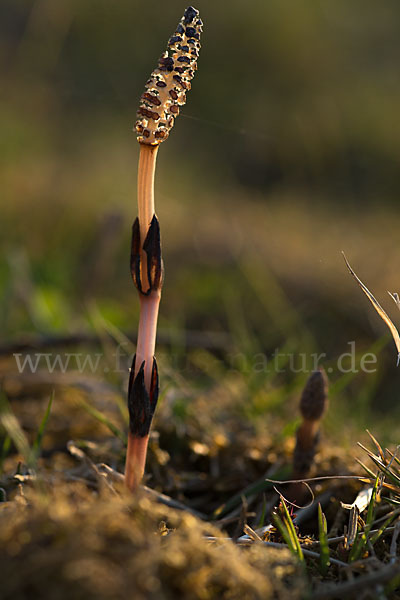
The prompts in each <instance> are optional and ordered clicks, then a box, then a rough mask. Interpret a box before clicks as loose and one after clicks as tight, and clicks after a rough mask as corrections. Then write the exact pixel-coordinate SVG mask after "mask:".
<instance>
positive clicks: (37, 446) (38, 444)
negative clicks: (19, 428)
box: [32, 390, 54, 458]
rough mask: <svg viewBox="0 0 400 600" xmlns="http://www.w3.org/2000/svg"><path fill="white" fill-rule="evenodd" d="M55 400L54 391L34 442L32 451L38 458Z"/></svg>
mask: <svg viewBox="0 0 400 600" xmlns="http://www.w3.org/2000/svg"><path fill="white" fill-rule="evenodd" d="M53 400H54V390H53V391H52V393H51V396H50V399H49V402H48V404H47V408H46V411H45V413H44V415H43V419H42V422H41V423H40V426H39V429H38V432H37V434H36V438H35V441H34V442H33V446H32V451H33V453H34V455H35V457H36V458H38V456H39V455H40V451H41V449H42V441H43V436H44V432H45V430H46V426H47V422H48V420H49V417H50V412H51V407H52V405H53Z"/></svg>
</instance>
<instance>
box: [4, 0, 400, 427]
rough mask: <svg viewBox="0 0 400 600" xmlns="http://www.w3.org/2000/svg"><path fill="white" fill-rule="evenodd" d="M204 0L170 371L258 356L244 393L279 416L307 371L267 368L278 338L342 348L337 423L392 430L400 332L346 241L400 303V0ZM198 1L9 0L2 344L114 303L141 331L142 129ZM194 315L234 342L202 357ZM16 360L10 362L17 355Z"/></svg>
mask: <svg viewBox="0 0 400 600" xmlns="http://www.w3.org/2000/svg"><path fill="white" fill-rule="evenodd" d="M196 7H197V8H198V9H199V10H200V13H201V17H202V19H203V21H204V33H203V38H202V45H203V47H202V50H201V54H200V59H199V70H198V73H197V74H196V77H195V79H194V82H193V88H192V91H191V92H190V94H189V95H188V102H187V105H186V106H185V107H184V109H183V110H182V113H181V116H180V117H179V118H178V119H177V122H176V125H175V127H174V130H173V132H172V134H171V136H170V139H169V140H168V142H167V143H165V144H162V146H161V149H160V152H159V159H158V168H157V175H156V206H157V213H158V215H159V218H160V222H161V226H162V235H163V248H164V260H165V265H166V280H165V286H164V293H163V302H162V307H161V314H160V331H161V333H162V334H166V335H167V336H169V338H170V339H172V340H173V341H174V342H173V344H172V347H171V344H170V345H169V350H168V349H165V348H163V347H162V346H160V352H161V353H164V354H165V356H164V369H165V377H168V373H169V377H170V379H171V380H174V372H175V373H178V372H184V373H186V374H187V375H188V380H190V381H192V382H193V381H200V382H201V385H203V386H205V387H207V386H208V387H210V386H212V385H213V382H215V381H221V379H223V377H225V376H226V377H227V376H228V375H227V373H228V372H229V373H232V372H233V371H234V372H235V373H236V371H238V370H239V375H240V377H241V379H240V382H241V384H243V385H242V387H241V386H240V385H236V384H237V380H235V381H236V384H235V385H236V388H235V389H239V390H240V391H239V392H236V393H237V394H238V395H239V396H240V397H241V398H242V400H243V403H244V404H245V405H246V407H247V408H248V409H249V410H248V414H257V415H262V416H263V418H265V419H268V414H269V413H270V412H271V411H273V410H274V408H275V407H276V406H277V405H283V404H285V402H286V399H287V398H290V397H291V394H295V393H297V392H298V390H299V389H300V387H301V385H302V383H303V382H304V375H303V374H296V373H293V372H287V373H286V374H285V375H284V376H282V375H279V376H275V375H274V377H272V376H271V374H267V373H264V374H263V373H261V374H260V373H255V372H254V368H253V367H254V360H255V359H254V357H255V356H256V355H257V354H260V353H261V354H262V353H265V354H266V355H268V356H270V355H271V354H272V353H273V352H274V351H275V350H276V349H277V348H279V349H280V350H281V351H282V352H291V353H294V354H298V353H301V352H305V353H307V354H309V353H311V352H320V353H326V355H327V361H322V362H324V364H326V366H327V365H331V367H330V368H331V375H330V378H331V381H332V383H333V388H332V390H333V391H332V398H333V399H334V406H335V410H334V411H333V412H334V416H332V419H333V422H332V430H334V428H335V427H337V424H338V423H339V422H340V423H341V424H342V425H343V423H349V422H353V423H354V422H355V423H356V424H357V426H358V424H359V425H360V426H361V427H365V426H369V427H370V428H372V429H374V428H375V429H376V428H378V429H379V428H381V429H382V431H384V432H385V431H387V430H389V434H388V435H389V436H390V437H391V438H393V436H395V435H396V432H398V429H399V428H396V427H395V426H394V425H393V423H394V422H399V420H398V419H394V418H393V417H394V416H400V409H398V407H397V404H398V403H397V398H398V381H399V374H398V370H396V367H395V362H396V356H395V350H394V346H393V342H392V341H391V340H390V339H389V338H388V336H387V332H386V329H385V326H384V324H383V323H382V322H381V321H380V320H379V318H378V317H377V316H376V315H375V314H374V312H373V309H372V308H371V306H370V305H369V304H368V301H367V299H366V298H365V297H364V296H363V295H362V292H361V291H360V290H359V289H358V288H357V286H356V284H355V282H354V281H353V280H352V279H351V277H350V276H349V274H348V272H347V270H346V268H345V265H344V263H343V259H342V257H341V254H340V251H341V250H344V251H346V254H347V256H348V258H349V260H350V262H351V264H352V266H353V267H354V269H355V270H356V272H357V273H358V275H359V276H360V277H361V279H362V280H363V281H364V282H365V283H366V285H368V287H369V288H370V289H371V290H372V291H373V292H374V293H375V294H376V296H377V297H378V299H379V300H381V301H382V304H383V305H384V307H385V308H386V309H387V310H388V312H390V314H391V315H393V317H394V318H396V317H398V316H400V315H398V314H396V312H395V311H396V309H395V306H394V305H391V301H390V299H389V297H388V296H387V294H386V290H391V291H396V290H399V288H400V275H399V269H398V264H399V259H400V249H399V243H398V242H399V231H400V213H399V209H398V192H399V188H400V181H399V180H400V176H399V157H400V120H399V118H398V107H399V106H400V71H399V62H400V42H399V35H398V23H399V21H400V5H399V3H398V2H397V1H396V0H386V1H385V2H384V3H377V2H375V1H369V0H363V1H361V0H352V2H348V1H345V0H336V1H335V2H329V1H321V2H306V1H304V0H296V1H294V0H292V1H289V0H269V1H268V2H264V1H261V0H260V1H250V2H247V3H244V2H238V1H233V2H230V3H222V2H221V3H217V2H211V1H209V0H204V1H201V0H199V1H198V2H197V4H196ZM184 8H185V5H184V4H182V3H181V2H177V1H176V0H172V1H170V2H168V3H167V4H166V3H162V2H158V3H145V2H134V1H127V0H117V1H116V2H106V1H104V0H97V1H96V2H94V1H92V0H84V1H80V2H78V1H76V0H75V1H73V0H71V1H68V0H57V1H54V0H34V1H27V0H2V2H1V4H0V44H1V45H0V76H1V91H0V152H1V164H0V179H1V188H0V190H1V191H0V206H1V213H0V249H1V255H0V333H1V340H0V341H1V343H7V342H9V341H10V340H13V339H16V338H19V337H20V336H21V335H23V334H26V333H29V332H30V333H38V334H41V335H48V334H49V333H51V334H55V333H73V332H82V331H90V330H93V328H94V329H96V330H98V323H97V325H96V323H94V321H96V318H95V317H94V315H99V314H100V315H101V318H102V319H104V320H105V321H106V322H107V323H109V324H112V326H115V327H117V328H118V329H119V330H120V331H127V332H134V331H135V328H136V324H137V318H138V303H137V298H136V291H135V289H134V288H133V286H132V283H131V281H130V275H129V268H128V267H129V244H130V228H131V224H132V222H133V219H134V218H135V216H136V168H137V159H138V145H137V143H136V140H135V135H134V134H133V133H132V131H131V129H132V127H133V124H134V121H135V112H136V108H137V105H138V98H139V96H140V94H141V93H142V91H143V86H144V83H145V81H146V79H147V78H148V75H149V74H150V72H151V70H152V69H153V67H154V66H155V65H156V62H157V58H158V56H159V54H160V53H161V51H163V49H164V47H165V45H166V42H167V40H168V37H169V36H170V35H171V34H172V33H173V31H174V29H175V26H176V24H177V22H178V21H179V19H180V17H181V15H182V13H183V10H184ZM185 331H186V332H187V331H189V332H190V331H203V332H204V331H212V332H216V333H220V334H224V335H225V334H226V335H227V339H228V342H227V344H226V345H225V347H224V350H223V351H221V350H219V351H218V352H217V353H215V352H214V350H213V351H212V352H211V353H210V352H209V351H208V350H204V353H202V352H203V351H202V350H199V349H197V350H193V349H192V350H191V352H189V353H188V352H186V351H185V348H184V347H183V345H182V339H183V337H184V332H185ZM382 336H384V337H382ZM351 340H355V342H356V348H357V352H358V353H362V352H365V351H369V350H370V349H371V348H373V350H374V351H378V350H379V358H378V368H377V371H376V373H373V374H363V373H359V374H357V375H355V376H353V375H343V374H342V373H338V372H336V369H335V361H336V359H337V357H338V356H339V355H340V354H341V353H343V352H346V351H348V342H349V341H351ZM196 352H197V353H196ZM240 353H243V356H244V357H245V359H244V362H243V361H241V364H240V367H238V366H237V364H236V363H235V357H236V356H237V355H238V354H240ZM168 356H169V357H170V358H168ZM171 357H172V358H171ZM168 361H170V362H168ZM166 365H169V367H170V370H169V371H168V369H167V366H166ZM12 368H13V366H12V361H9V360H7V361H3V363H2V369H3V372H6V371H7V370H8V369H12ZM14 368H15V365H14ZM171 369H172V370H171ZM174 370H175V371H174ZM199 385H200V384H199ZM232 385H233V384H232ZM228 387H229V386H228ZM229 389H230V388H229ZM282 390H283V391H282ZM178 396H179V394H178ZM292 406H293V405H292V404H290V402H289V407H292ZM290 410H291V409H290ZM383 435H386V434H385V433H384V434H383Z"/></svg>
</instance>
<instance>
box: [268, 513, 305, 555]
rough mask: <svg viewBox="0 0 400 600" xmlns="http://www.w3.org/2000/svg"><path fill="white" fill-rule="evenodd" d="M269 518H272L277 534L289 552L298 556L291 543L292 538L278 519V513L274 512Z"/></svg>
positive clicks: (294, 546)
mask: <svg viewBox="0 0 400 600" xmlns="http://www.w3.org/2000/svg"><path fill="white" fill-rule="evenodd" d="M271 517H272V520H273V522H274V525H275V527H276V528H277V529H278V530H279V533H280V534H281V536H282V537H283V539H284V541H285V542H286V544H287V546H288V548H289V550H290V551H291V552H292V553H293V554H294V555H295V556H296V557H297V556H298V554H297V549H296V545H295V544H294V542H293V539H292V536H291V535H290V532H289V531H288V529H287V526H286V524H285V523H284V522H283V521H282V519H281V518H280V516H279V515H278V513H277V512H275V511H274V512H272V513H271Z"/></svg>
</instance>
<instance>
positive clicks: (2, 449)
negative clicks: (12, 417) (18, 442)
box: [0, 434, 11, 475]
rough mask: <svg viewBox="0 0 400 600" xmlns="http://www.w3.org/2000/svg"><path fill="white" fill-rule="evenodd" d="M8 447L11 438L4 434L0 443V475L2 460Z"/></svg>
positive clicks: (2, 468) (1, 472) (2, 465)
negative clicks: (0, 444)
mask: <svg viewBox="0 0 400 600" xmlns="http://www.w3.org/2000/svg"><path fill="white" fill-rule="evenodd" d="M10 447H11V438H10V436H9V435H7V434H6V436H5V438H4V440H3V444H2V447H1V452H0V475H2V474H3V470H4V461H5V459H6V458H7V455H8V452H9V450H10Z"/></svg>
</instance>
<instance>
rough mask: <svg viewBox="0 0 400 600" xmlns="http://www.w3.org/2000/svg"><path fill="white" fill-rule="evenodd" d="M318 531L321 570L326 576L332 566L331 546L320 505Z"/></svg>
mask: <svg viewBox="0 0 400 600" xmlns="http://www.w3.org/2000/svg"><path fill="white" fill-rule="evenodd" d="M318 531H319V548H320V557H319V568H320V572H321V575H325V574H326V572H327V571H328V567H329V565H330V555H329V545H328V527H327V523H326V517H325V515H324V513H323V512H322V508H321V505H320V504H318Z"/></svg>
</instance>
